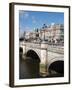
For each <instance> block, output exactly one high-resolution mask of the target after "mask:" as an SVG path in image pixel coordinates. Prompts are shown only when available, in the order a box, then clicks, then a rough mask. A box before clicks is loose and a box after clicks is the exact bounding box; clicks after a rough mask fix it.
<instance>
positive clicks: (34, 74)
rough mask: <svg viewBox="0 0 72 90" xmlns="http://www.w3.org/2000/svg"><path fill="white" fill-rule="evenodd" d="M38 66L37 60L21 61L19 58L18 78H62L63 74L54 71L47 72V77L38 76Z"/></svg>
mask: <svg viewBox="0 0 72 90" xmlns="http://www.w3.org/2000/svg"><path fill="white" fill-rule="evenodd" d="M39 64H40V62H37V60H33V59H23V58H22V57H21V56H20V62H19V78H20V79H29V78H46V77H63V76H64V74H60V73H56V72H55V71H54V70H49V72H48V73H49V75H48V76H46V77H42V76H40V72H39V69H40V67H39Z"/></svg>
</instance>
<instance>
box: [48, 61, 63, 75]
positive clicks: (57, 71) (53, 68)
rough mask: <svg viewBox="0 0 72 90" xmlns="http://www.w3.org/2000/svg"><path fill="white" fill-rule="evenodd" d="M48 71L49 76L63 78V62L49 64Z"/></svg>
mask: <svg viewBox="0 0 72 90" xmlns="http://www.w3.org/2000/svg"><path fill="white" fill-rule="evenodd" d="M48 71H49V73H50V75H51V76H64V61H63V60H59V61H55V62H53V63H51V65H50V66H49V68H48Z"/></svg>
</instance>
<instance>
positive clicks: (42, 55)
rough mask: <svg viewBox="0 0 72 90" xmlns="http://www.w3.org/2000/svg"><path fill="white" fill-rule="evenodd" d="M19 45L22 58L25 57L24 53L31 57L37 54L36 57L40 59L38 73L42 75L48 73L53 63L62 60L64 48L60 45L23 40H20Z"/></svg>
mask: <svg viewBox="0 0 72 90" xmlns="http://www.w3.org/2000/svg"><path fill="white" fill-rule="evenodd" d="M19 47H20V49H22V56H23V58H25V55H26V54H27V55H28V56H31V58H33V57H34V55H37V57H38V58H37V57H36V58H37V59H39V60H40V73H41V74H42V75H43V76H45V75H47V74H48V70H49V68H50V67H51V65H52V64H53V63H55V62H59V61H60V62H64V48H63V47H62V46H53V45H48V44H47V43H45V42H42V43H30V42H24V41H23V42H20V45H19ZM31 53H32V55H31ZM33 53H35V54H33ZM29 54H30V55H29ZM54 67H55V66H54Z"/></svg>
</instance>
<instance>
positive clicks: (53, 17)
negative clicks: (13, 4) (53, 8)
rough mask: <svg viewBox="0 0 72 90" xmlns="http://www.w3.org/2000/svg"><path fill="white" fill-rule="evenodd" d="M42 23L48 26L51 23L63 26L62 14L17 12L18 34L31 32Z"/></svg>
mask: <svg viewBox="0 0 72 90" xmlns="http://www.w3.org/2000/svg"><path fill="white" fill-rule="evenodd" d="M44 23H45V24H46V25H50V24H51V23H55V24H64V13H59V12H38V11H23V10H20V11H19V29H20V32H24V31H33V30H34V28H41V27H42V25H43V24H44Z"/></svg>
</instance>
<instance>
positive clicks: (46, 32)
mask: <svg viewBox="0 0 72 90" xmlns="http://www.w3.org/2000/svg"><path fill="white" fill-rule="evenodd" d="M44 26H45V25H44ZM25 39H29V40H30V41H31V40H32V41H33V40H46V41H48V42H53V43H57V42H58V43H59V42H63V41H64V25H63V24H52V25H49V26H45V27H42V28H41V29H36V30H34V31H32V32H26V33H25Z"/></svg>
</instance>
